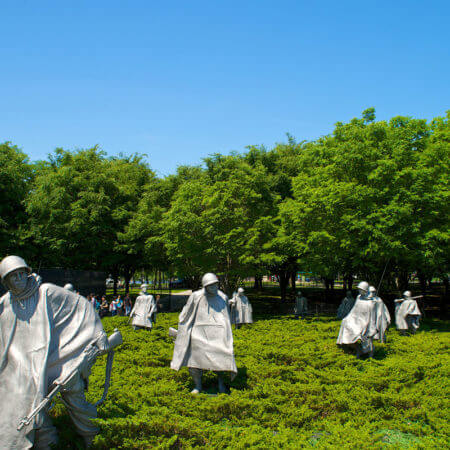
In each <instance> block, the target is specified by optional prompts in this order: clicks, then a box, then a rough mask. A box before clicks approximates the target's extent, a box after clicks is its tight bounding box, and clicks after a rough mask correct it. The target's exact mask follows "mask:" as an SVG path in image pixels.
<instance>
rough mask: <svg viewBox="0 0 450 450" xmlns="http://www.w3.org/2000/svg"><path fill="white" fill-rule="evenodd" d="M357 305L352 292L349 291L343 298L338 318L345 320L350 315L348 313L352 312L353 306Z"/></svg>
mask: <svg viewBox="0 0 450 450" xmlns="http://www.w3.org/2000/svg"><path fill="white" fill-rule="evenodd" d="M354 304H355V299H354V298H353V295H352V291H347V294H346V296H345V297H344V298H343V300H342V302H341V304H340V305H339V308H338V310H337V314H336V316H337V318H338V319H343V318H344V317H346V316H347V315H348V313H349V312H350V311H351V310H352V308H353V305H354Z"/></svg>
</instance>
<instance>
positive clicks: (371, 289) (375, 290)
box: [369, 286, 377, 292]
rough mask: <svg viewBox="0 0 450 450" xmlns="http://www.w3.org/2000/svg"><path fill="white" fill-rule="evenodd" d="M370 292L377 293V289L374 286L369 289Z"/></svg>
mask: <svg viewBox="0 0 450 450" xmlns="http://www.w3.org/2000/svg"><path fill="white" fill-rule="evenodd" d="M369 292H377V288H376V287H374V286H370V287H369Z"/></svg>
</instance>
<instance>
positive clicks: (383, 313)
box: [369, 286, 391, 343]
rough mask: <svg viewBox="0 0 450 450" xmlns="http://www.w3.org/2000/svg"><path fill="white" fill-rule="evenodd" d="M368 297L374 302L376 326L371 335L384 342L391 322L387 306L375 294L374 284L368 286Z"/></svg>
mask: <svg viewBox="0 0 450 450" xmlns="http://www.w3.org/2000/svg"><path fill="white" fill-rule="evenodd" d="M369 298H370V299H371V300H373V301H374V302H375V303H376V307H377V308H376V315H377V319H376V326H377V334H376V335H375V336H374V337H373V338H374V339H378V340H379V341H380V342H383V343H386V330H387V329H388V328H389V325H390V324H391V315H390V314H389V310H388V309H387V306H386V305H385V304H384V302H383V300H381V298H380V297H378V295H377V290H376V288H375V287H374V286H370V287H369Z"/></svg>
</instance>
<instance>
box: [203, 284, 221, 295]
mask: <svg viewBox="0 0 450 450" xmlns="http://www.w3.org/2000/svg"><path fill="white" fill-rule="evenodd" d="M205 290H206V292H207V293H208V294H209V295H217V291H218V290H219V283H214V284H210V285H209V286H206V287H205Z"/></svg>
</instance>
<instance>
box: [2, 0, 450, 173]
mask: <svg viewBox="0 0 450 450" xmlns="http://www.w3.org/2000/svg"><path fill="white" fill-rule="evenodd" d="M0 17H1V18H2V20H1V22H2V26H1V27H0V57H1V59H0V61H1V68H0V106H1V108H0V141H1V142H3V141H12V142H13V143H14V144H16V145H18V146H19V147H21V148H22V149H23V150H24V151H25V152H26V153H27V154H28V155H29V156H30V158H31V159H32V160H36V159H43V158H46V156H47V154H48V153H49V152H51V151H53V149H55V148H56V147H64V148H67V149H76V148H86V147H90V146H93V145H95V144H99V145H100V146H101V147H102V148H103V149H104V150H105V151H106V152H107V153H108V154H110V155H115V154H118V153H120V152H123V153H125V154H130V153H134V152H139V153H145V154H147V155H148V161H149V163H150V165H151V166H152V168H154V169H155V170H156V171H157V172H158V173H159V174H160V175H164V174H168V173H172V172H174V171H175V170H176V167H177V165H180V164H198V163H199V162H200V161H201V158H202V157H204V156H207V155H208V154H211V153H216V152H221V153H227V152H229V151H232V150H237V151H244V150H245V147H246V146H247V145H261V144H264V145H266V146H267V147H271V146H272V145H273V144H274V143H275V142H281V141H284V140H285V133H286V132H289V133H290V134H292V135H293V136H295V137H296V138H297V139H298V140H302V139H315V138H317V137H319V136H321V135H324V134H327V133H329V132H330V131H331V130H332V129H333V124H334V123H335V122H337V121H347V120H349V119H351V118H352V117H355V116H359V115H360V113H361V111H362V110H363V109H365V108H367V107H369V106H375V107H376V109H377V117H378V118H379V119H388V118H390V117H392V116H394V115H410V116H415V117H421V118H427V119H431V118H432V117H435V116H439V115H443V114H445V111H446V110H447V109H450V83H449V73H450V57H449V48H450V46H449V44H450V39H449V35H450V32H449V29H450V27H449V23H450V2H448V1H427V2H425V1H412V0H409V1H395V2H393V1H389V2H388V1H377V2H362V1H358V2H356V1H341V2H336V1H322V2H311V1H308V2H305V1H283V0H279V1H263V0H260V1H244V0H242V1H239V2H238V1H230V0H229V1H214V0H209V1H196V0H190V1H165V2H162V1H157V2H156V1H133V0H130V1H126V2H125V1H114V0H108V1H103V0H98V1H96V0H94V1H92V0H91V1H82V0H81V1H80V0H79V1H69V0H65V1H56V0H55V1H51V2H50V1H43V0H40V1H31V0H29V1H21V0H15V1H3V0H0Z"/></svg>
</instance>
